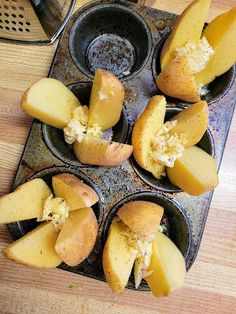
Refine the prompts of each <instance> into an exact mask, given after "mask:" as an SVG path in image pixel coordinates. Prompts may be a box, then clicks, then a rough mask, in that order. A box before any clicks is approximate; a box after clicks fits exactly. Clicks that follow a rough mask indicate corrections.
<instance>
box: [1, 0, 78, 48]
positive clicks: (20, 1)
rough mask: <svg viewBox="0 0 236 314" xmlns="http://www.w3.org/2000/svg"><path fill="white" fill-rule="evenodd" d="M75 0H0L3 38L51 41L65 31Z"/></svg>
mask: <svg viewBox="0 0 236 314" xmlns="http://www.w3.org/2000/svg"><path fill="white" fill-rule="evenodd" d="M74 3H75V0H31V1H30V0H0V41H5V42H9V43H18V44H36V45H43V44H51V43H52V42H53V41H54V40H55V39H56V38H57V37H58V36H59V35H60V33H61V32H62V30H63V28H64V27H65V25H66V23H67V22H68V20H69V17H70V15H71V13H72V10H73V7H74Z"/></svg>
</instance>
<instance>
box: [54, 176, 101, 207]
mask: <svg viewBox="0 0 236 314" xmlns="http://www.w3.org/2000/svg"><path fill="white" fill-rule="evenodd" d="M52 186H53V191H54V194H55V196H56V197H61V198H63V199H64V200H65V201H66V202H67V203H68V204H69V206H70V208H71V209H72V210H75V209H79V208H83V207H90V206H92V205H94V204H95V203H97V202H98V195H97V193H96V192H95V191H94V190H93V189H92V188H91V187H90V186H88V185H87V184H85V183H83V182H82V181H81V180H80V179H79V178H77V177H76V176H75V175H73V174H70V173H60V174H58V175H56V176H54V177H53V178H52Z"/></svg>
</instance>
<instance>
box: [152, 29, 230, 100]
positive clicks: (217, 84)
mask: <svg viewBox="0 0 236 314" xmlns="http://www.w3.org/2000/svg"><path fill="white" fill-rule="evenodd" d="M168 36H169V34H168V35H166V36H164V37H163V38H162V39H161V40H160V41H159V43H158V45H157V47H156V49H155V52H154V54H153V60H152V73H153V78H154V81H156V78H157V76H158V75H159V74H160V72H161V65H160V56H161V50H162V48H163V46H164V43H165V41H166V40H167V38H168ZM234 77H235V67H234V66H232V67H231V68H230V69H229V70H228V71H227V72H225V73H224V74H222V75H220V76H219V77H216V78H215V79H214V81H212V82H211V83H210V84H209V85H208V86H207V90H208V92H207V94H206V95H204V96H201V99H202V100H205V101H206V102H207V103H208V105H211V104H213V103H215V102H216V101H218V100H220V99H221V98H222V97H224V96H225V94H226V93H227V92H228V90H229V89H230V87H231V85H232V84H233V81H234ZM160 92H161V91H160ZM166 98H167V99H168V100H169V101H170V102H172V101H173V102H175V103H183V102H184V103H185V101H182V100H179V99H176V98H173V97H170V96H166Z"/></svg>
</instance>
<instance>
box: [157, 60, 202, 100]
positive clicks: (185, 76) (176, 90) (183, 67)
mask: <svg viewBox="0 0 236 314" xmlns="http://www.w3.org/2000/svg"><path fill="white" fill-rule="evenodd" d="M156 84H157V87H158V88H159V89H160V90H161V91H162V92H163V93H164V94H166V95H168V96H171V97H174V98H178V99H181V100H184V101H187V102H191V103H194V102H198V101H200V100H201V98H200V95H199V91H198V87H197V84H196V82H195V79H194V74H193V72H192V70H191V68H190V66H189V64H188V60H187V58H186V57H176V58H174V59H173V60H172V61H171V62H170V63H169V64H167V65H166V66H165V68H164V69H163V71H162V72H161V73H160V74H159V75H158V77H157V79H156Z"/></svg>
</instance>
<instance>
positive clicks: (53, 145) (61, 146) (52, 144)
mask: <svg viewBox="0 0 236 314" xmlns="http://www.w3.org/2000/svg"><path fill="white" fill-rule="evenodd" d="M68 88H69V89H70V90H71V91H72V92H73V93H74V94H75V96H76V97H77V98H78V99H79V101H80V102H81V104H82V105H88V104H89V98H90V94H91V89H92V83H75V84H71V85H69V86H68ZM127 131H128V121H127V115H126V112H125V109H123V110H122V112H121V117H120V120H119V121H118V123H117V124H116V125H115V126H114V127H113V128H111V129H108V130H106V131H105V132H104V133H103V136H104V138H105V139H107V140H113V141H116V142H119V143H122V142H124V141H125V138H126V134H127ZM42 134H43V138H44V141H45V143H46V144H47V146H48V148H49V149H50V150H51V152H52V153H53V154H54V155H55V156H56V157H57V158H59V159H60V160H61V161H63V162H64V163H66V164H69V165H73V166H79V167H87V165H85V164H82V163H80V162H79V160H78V159H77V158H76V156H75V154H74V151H73V148H72V145H69V144H67V143H66V141H65V139H64V132H63V130H61V129H57V128H54V127H52V126H50V125H48V124H42Z"/></svg>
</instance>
